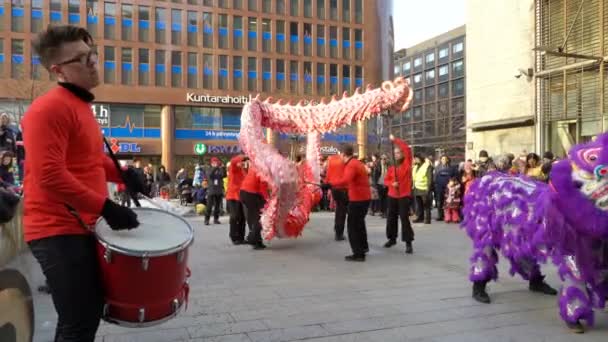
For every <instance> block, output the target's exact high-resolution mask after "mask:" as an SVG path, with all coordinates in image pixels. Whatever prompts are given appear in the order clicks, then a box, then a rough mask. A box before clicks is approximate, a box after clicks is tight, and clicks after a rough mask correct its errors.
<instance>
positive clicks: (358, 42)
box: [355, 29, 363, 61]
mask: <svg viewBox="0 0 608 342" xmlns="http://www.w3.org/2000/svg"><path fill="white" fill-rule="evenodd" d="M355 59H356V60H358V61H360V60H363V31H362V30H361V29H355Z"/></svg>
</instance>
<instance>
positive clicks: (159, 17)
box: [154, 7, 167, 44]
mask: <svg viewBox="0 0 608 342" xmlns="http://www.w3.org/2000/svg"><path fill="white" fill-rule="evenodd" d="M154 19H155V25H156V40H155V41H156V43H157V44H166V43H167V30H166V25H167V10H166V9H164V8H160V7H156V8H155V9H154Z"/></svg>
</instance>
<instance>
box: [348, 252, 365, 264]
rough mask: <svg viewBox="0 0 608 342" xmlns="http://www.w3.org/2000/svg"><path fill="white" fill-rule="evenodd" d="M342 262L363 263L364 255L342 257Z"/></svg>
mask: <svg viewBox="0 0 608 342" xmlns="http://www.w3.org/2000/svg"><path fill="white" fill-rule="evenodd" d="M344 260H346V261H357V262H363V261H365V255H354V254H353V255H348V256H345V257H344Z"/></svg>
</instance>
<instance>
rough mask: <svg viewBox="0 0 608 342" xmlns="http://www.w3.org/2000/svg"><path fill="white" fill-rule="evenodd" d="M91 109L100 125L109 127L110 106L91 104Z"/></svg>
mask: <svg viewBox="0 0 608 342" xmlns="http://www.w3.org/2000/svg"><path fill="white" fill-rule="evenodd" d="M91 110H92V111H93V115H94V116H95V119H96V120H97V122H99V125H101V126H103V127H107V126H108V125H109V124H110V108H108V107H106V106H104V105H91Z"/></svg>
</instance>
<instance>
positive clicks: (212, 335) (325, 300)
mask: <svg viewBox="0 0 608 342" xmlns="http://www.w3.org/2000/svg"><path fill="white" fill-rule="evenodd" d="M191 220H192V222H193V224H194V227H195V230H196V241H195V243H194V245H193V246H192V247H191V249H190V268H191V269H192V278H191V281H190V285H191V291H190V303H189V307H188V310H187V311H185V312H183V313H182V314H180V316H178V317H177V318H175V319H173V320H171V321H169V322H167V323H165V324H163V325H160V326H156V327H150V328H142V329H126V328H120V327H117V326H113V325H109V324H105V323H104V324H102V326H101V327H100V329H99V334H98V338H97V341H99V342H169V341H189V342H258V341H259V342H275V341H276V342H279V341H314V342H355V341H357V342H359V341H382V342H390V341H416V342H418V341H425V342H426V341H436V342H448V341H450V342H451V341H466V342H477V341H480V342H481V341H483V342H486V341H505V342H506V341H522V342H523V341H525V342H536V341H552V342H561V341H564V342H566V341H567V342H571V341H605V340H606V332H607V331H608V317H607V315H606V314H604V313H601V312H600V313H598V315H597V327H596V328H595V329H594V330H592V331H590V332H588V333H587V334H584V335H574V334H572V333H570V332H568V331H567V330H566V329H565V328H564V326H563V325H562V323H561V320H560V319H559V317H558V312H557V308H556V298H555V297H547V296H542V295H537V294H532V293H530V292H529V291H528V290H527V283H525V282H523V281H522V280H520V279H519V278H512V277H510V276H508V273H507V265H506V264H505V262H504V261H501V263H500V264H499V267H500V272H501V279H500V282H499V283H493V284H490V285H489V292H490V295H491V297H492V299H493V304H491V305H483V304H479V303H477V302H475V301H473V300H472V298H471V286H470V283H469V282H468V280H467V270H468V262H467V260H468V255H469V252H470V241H469V240H468V238H466V236H465V234H464V233H463V232H462V231H460V230H459V229H458V227H457V226H456V225H446V224H443V223H434V224H432V225H430V226H429V225H427V226H424V225H415V226H414V229H415V230H416V241H415V242H414V254H413V255H407V256H406V255H405V254H404V253H403V252H404V244H403V243H399V244H398V245H397V246H395V247H393V248H391V249H388V250H387V249H384V248H382V245H383V244H384V242H385V240H386V238H385V233H384V224H385V220H382V219H380V218H378V217H369V216H368V217H367V224H368V230H369V242H370V249H371V250H370V253H369V256H368V258H367V261H366V262H365V263H347V262H345V261H343V260H344V259H343V258H344V256H345V255H347V254H349V252H350V250H349V247H348V243H347V242H335V241H333V231H332V227H333V215H332V214H331V213H315V214H313V215H312V218H311V221H310V223H309V225H308V227H307V228H306V229H305V230H304V233H303V236H302V237H301V238H300V239H297V240H276V241H272V242H271V243H269V244H268V245H269V248H268V249H266V250H264V251H252V250H251V249H250V248H249V247H248V246H232V244H231V243H230V242H229V239H228V227H227V224H222V225H211V226H204V225H203V224H202V220H201V219H198V218H193V219H191ZM223 222H227V217H224V218H223ZM26 258H29V257H27V256H26ZM17 267H19V268H20V269H22V270H24V272H25V273H26V274H27V275H28V277H29V278H30V280H32V282H33V284H34V285H35V286H37V285H38V284H40V283H41V282H42V276H41V274H40V271H39V269H38V267H37V266H36V265H35V264H34V263H32V261H31V259H23V258H22V260H18V265H17ZM544 270H545V271H546V272H547V273H548V277H547V280H548V282H549V283H550V284H552V285H555V286H557V285H558V282H557V277H556V274H555V270H554V268H553V267H545V268H544ZM35 305H36V325H37V330H36V338H35V341H37V342H48V341H52V339H53V332H54V326H55V323H56V316H55V314H54V310H53V307H52V304H51V301H50V297H49V296H45V295H40V294H37V295H36V297H35Z"/></svg>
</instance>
